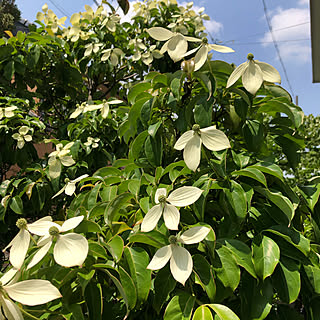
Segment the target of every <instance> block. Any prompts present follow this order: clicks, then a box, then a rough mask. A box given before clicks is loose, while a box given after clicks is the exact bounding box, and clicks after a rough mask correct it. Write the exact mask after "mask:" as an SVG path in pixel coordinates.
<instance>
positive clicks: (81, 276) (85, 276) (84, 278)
mask: <svg viewBox="0 0 320 320" xmlns="http://www.w3.org/2000/svg"><path fill="white" fill-rule="evenodd" d="M85 271H86V270H83V272H80V271H79V272H78V273H77V278H78V281H79V283H80V285H81V288H82V294H84V292H85V289H86V287H87V285H88V283H89V282H90V280H91V279H92V278H93V276H94V274H95V270H91V271H89V272H88V273H84V272H85Z"/></svg>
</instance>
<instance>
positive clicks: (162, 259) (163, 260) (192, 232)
mask: <svg viewBox="0 0 320 320" xmlns="http://www.w3.org/2000/svg"><path fill="white" fill-rule="evenodd" d="M209 232H210V229H209V228H208V227H203V226H199V227H193V228H190V229H189V230H187V231H185V232H184V233H183V234H182V235H181V236H177V237H176V236H170V238H169V242H170V244H169V245H167V246H165V247H162V248H160V249H159V250H157V252H156V253H155V255H154V256H153V258H152V260H151V261H150V263H149V265H148V266H147V269H150V270H159V269H161V268H163V267H164V266H165V265H166V264H167V262H168V261H169V260H170V270H171V273H172V276H173V277H174V279H175V280H176V281H178V282H180V283H181V284H182V285H184V284H185V282H186V281H187V279H188V278H189V277H190V274H191V272H192V268H193V262H192V258H191V254H190V253H189V251H188V250H187V249H185V248H183V247H181V246H179V245H178V243H179V242H180V243H182V244H193V243H198V242H200V241H202V240H203V239H204V238H205V237H206V236H207V235H208V233H209Z"/></svg>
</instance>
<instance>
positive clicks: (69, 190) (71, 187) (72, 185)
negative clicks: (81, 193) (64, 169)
mask: <svg viewBox="0 0 320 320" xmlns="http://www.w3.org/2000/svg"><path fill="white" fill-rule="evenodd" d="M87 177H89V175H88V174H83V175H82V176H80V177H78V178H76V179H74V180H69V181H68V182H67V183H66V185H65V186H64V187H63V188H62V189H61V190H59V191H58V192H57V193H56V194H55V195H54V196H53V197H52V198H51V199H53V198H55V197H57V196H58V195H60V194H61V193H62V192H63V191H64V192H65V194H66V195H68V196H72V195H73V194H74V192H75V191H76V183H77V182H80V181H81V180H82V179H84V178H87Z"/></svg>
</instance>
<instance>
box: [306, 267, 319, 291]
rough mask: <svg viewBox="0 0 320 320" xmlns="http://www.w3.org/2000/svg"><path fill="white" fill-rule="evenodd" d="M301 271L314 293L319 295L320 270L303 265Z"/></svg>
mask: <svg viewBox="0 0 320 320" xmlns="http://www.w3.org/2000/svg"><path fill="white" fill-rule="evenodd" d="M303 269H304V271H305V273H306V275H307V278H308V280H309V282H310V284H311V286H312V288H313V290H314V292H315V293H317V294H320V268H318V267H316V266H313V265H304V266H303Z"/></svg>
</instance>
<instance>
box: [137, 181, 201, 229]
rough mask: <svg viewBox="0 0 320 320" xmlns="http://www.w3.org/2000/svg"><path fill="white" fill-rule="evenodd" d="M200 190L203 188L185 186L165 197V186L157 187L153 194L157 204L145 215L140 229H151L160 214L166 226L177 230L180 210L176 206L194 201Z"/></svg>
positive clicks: (182, 205)
mask: <svg viewBox="0 0 320 320" xmlns="http://www.w3.org/2000/svg"><path fill="white" fill-rule="evenodd" d="M202 192H203V190H201V189H199V188H196V187H190V186H187V187H181V188H178V189H177V190H174V191H172V192H171V193H170V194H169V196H168V197H167V190H166V189H165V188H159V189H157V191H156V194H155V202H156V203H157V204H156V205H155V206H153V207H152V208H151V209H150V210H149V211H148V213H147V214H146V215H145V217H144V219H143V221H142V224H141V231H143V232H149V231H151V230H153V229H154V228H155V227H156V225H157V223H158V221H159V219H160V217H161V215H162V214H163V220H164V223H165V225H166V227H167V228H168V229H170V230H178V225H179V222H180V212H179V210H178V209H177V208H176V207H185V206H188V205H190V204H192V203H194V202H196V201H197V200H198V199H199V197H200V196H201V194H202Z"/></svg>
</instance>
